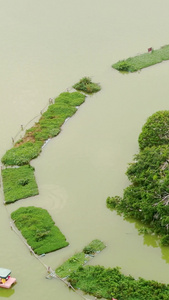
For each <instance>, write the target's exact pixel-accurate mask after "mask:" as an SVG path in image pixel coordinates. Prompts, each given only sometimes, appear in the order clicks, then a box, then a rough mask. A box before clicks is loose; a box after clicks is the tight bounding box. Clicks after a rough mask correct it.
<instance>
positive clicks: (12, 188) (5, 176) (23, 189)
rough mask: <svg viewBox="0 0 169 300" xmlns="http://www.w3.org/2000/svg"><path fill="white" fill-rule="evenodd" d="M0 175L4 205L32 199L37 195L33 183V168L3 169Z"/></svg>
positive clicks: (27, 166) (28, 166) (35, 185)
mask: <svg viewBox="0 0 169 300" xmlns="http://www.w3.org/2000/svg"><path fill="white" fill-rule="evenodd" d="M1 174H2V182H3V190H4V197H5V203H6V204H9V203H12V202H15V201H17V200H20V199H23V198H27V197H32V196H35V195H37V194H38V193H39V192H38V187H37V184H36V181H35V176H34V168H33V167H31V166H30V165H26V166H22V167H18V168H7V169H3V170H2V172H1Z"/></svg>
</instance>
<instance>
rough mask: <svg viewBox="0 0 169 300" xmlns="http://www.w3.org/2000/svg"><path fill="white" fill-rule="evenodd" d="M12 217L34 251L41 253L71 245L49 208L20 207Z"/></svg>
mask: <svg viewBox="0 0 169 300" xmlns="http://www.w3.org/2000/svg"><path fill="white" fill-rule="evenodd" d="M11 218H12V219H13V220H14V221H15V225H16V226H17V228H18V229H19V230H20V231H21V233H22V235H23V237H24V238H25V239H26V240H27V243H28V244H29V245H30V246H31V248H32V249H33V251H34V252H35V253H36V254H38V255H40V254H43V253H48V252H52V251H55V250H58V249H61V248H63V247H66V246H68V245H69V243H68V242H67V241H66V238H65V236H64V235H63V234H62V233H61V231H60V230H59V228H58V227H57V226H56V225H55V223H54V221H53V220H52V218H51V216H50V215H49V213H48V212H47V210H45V209H42V208H40V207H34V206H29V207H20V208H19V209H17V210H16V211H14V212H12V214H11Z"/></svg>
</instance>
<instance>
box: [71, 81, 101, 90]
mask: <svg viewBox="0 0 169 300" xmlns="http://www.w3.org/2000/svg"><path fill="white" fill-rule="evenodd" d="M73 88H74V89H76V90H79V91H83V92H84V93H87V94H92V93H96V92H98V91H100V90H101V87H100V85H99V84H98V83H93V82H92V81H91V78H89V77H83V78H82V79H80V81H79V82H77V83H76V84H75V85H74V86H73Z"/></svg>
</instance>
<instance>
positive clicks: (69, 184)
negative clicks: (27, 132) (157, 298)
mask: <svg viewBox="0 0 169 300" xmlns="http://www.w3.org/2000/svg"><path fill="white" fill-rule="evenodd" d="M168 10H169V3H168V1H167V0H163V1H162V2H161V1H159V0H156V1H153V0H149V1H148V2H147V1H145V0H143V1H134V0H127V1H116V0H104V1H102V0H97V1H96V0H92V1H91V0H90V1H89V0H85V1H84V0H81V1H78V0H69V1H65V0H62V1H61V0H48V1H45V0H41V1H38V0H34V1H32V0H29V1H26V0H15V1H9V0H5V1H4V0H0V32H1V50H0V58H1V67H0V75H1V76H0V78H1V80H0V105H1V106H0V107H1V109H0V128H1V132H0V135H1V143H0V156H2V155H3V154H4V153H5V151H6V150H7V149H9V148H11V146H12V143H11V141H12V137H15V136H16V134H17V133H18V132H19V131H20V126H21V125H24V126H25V125H26V124H27V123H28V122H29V121H30V120H31V119H32V118H34V117H35V116H37V115H38V114H39V113H40V111H41V109H42V108H43V107H44V106H45V105H46V104H47V102H48V99H49V98H50V97H55V96H57V95H58V94H59V93H61V92H63V91H65V90H66V89H67V88H69V87H71V86H72V85H73V84H74V83H75V82H76V81H78V80H79V79H80V78H81V77H83V76H91V77H92V79H93V81H96V82H100V83H101V86H102V91H101V92H99V93H98V94H97V95H94V96H92V97H88V99H87V101H86V102H85V104H83V105H82V106H81V107H80V109H79V110H78V112H77V113H76V115H74V116H73V117H72V118H71V119H70V120H69V121H68V122H67V123H66V124H65V125H64V126H63V130H62V133H61V134H60V135H59V136H58V137H57V138H55V139H53V140H52V141H50V142H49V143H48V144H47V145H46V146H45V148H44V149H43V152H42V154H41V155H40V157H39V158H38V159H36V160H34V161H33V162H32V165H33V166H35V168H36V178H37V182H38V185H39V190H40V195H39V196H37V197H34V198H29V199H26V200H21V201H18V202H17V203H15V204H12V205H8V206H4V205H3V195H2V190H1V194H0V196H1V201H0V266H1V267H6V268H10V269H12V274H13V275H14V276H16V278H17V281H18V282H17V285H15V287H14V288H13V289H12V290H9V291H4V290H0V297H1V298H6V297H10V298H11V299H12V300H15V299H16V300H22V299H24V300H28V299H29V300H30V299H32V300H35V299H37V298H38V299H41V300H46V299H54V298H56V299H59V300H65V299H70V300H76V299H80V296H78V295H77V294H75V293H73V292H71V291H69V290H68V289H67V288H66V286H64V285H63V283H61V282H59V281H58V280H54V279H53V280H47V279H45V276H46V270H45V268H44V267H43V265H42V264H40V263H39V261H37V260H36V259H35V258H34V257H33V256H32V255H31V254H30V253H29V251H28V249H27V248H26V247H25V245H24V244H23V243H22V241H21V239H20V238H19V237H18V236H17V235H16V234H15V233H14V232H13V231H11V229H10V226H9V219H8V215H9V214H10V213H11V212H12V211H14V210H15V209H17V208H18V207H20V206H28V205H36V206H41V207H43V208H46V209H47V210H48V211H49V213H50V214H51V215H52V217H53V219H54V221H55V222H56V224H57V225H58V226H59V228H60V229H61V231H62V232H63V233H64V234H65V236H66V237H67V240H68V241H69V243H70V246H69V247H67V248H65V249H63V250H60V251H57V252H55V253H51V254H48V255H46V256H45V257H43V262H44V263H45V264H47V265H49V266H51V267H52V268H53V269H55V268H56V267H57V266H59V265H60V264H61V263H62V262H63V261H64V260H65V259H67V258H68V257H69V256H70V255H72V254H74V253H75V252H77V251H80V250H81V249H82V248H83V247H84V246H85V245H86V244H87V243H89V242H90V241H91V240H92V239H95V238H99V239H101V240H103V241H104V242H105V243H106V244H107V248H106V250H104V251H103V252H102V253H101V254H100V255H98V256H97V257H96V258H95V259H93V261H91V264H100V265H104V266H105V267H109V266H110V267H114V266H117V265H118V266H120V267H121V268H122V271H123V272H124V273H125V274H131V275H132V276H134V277H138V276H141V277H144V278H147V279H155V280H158V281H162V282H166V283H168V282H169V272H168V270H169V249H168V248H160V247H159V246H158V240H157V239H156V237H150V236H145V237H143V236H139V235H138V231H137V227H138V226H139V224H136V223H134V222H132V221H131V222H129V221H128V222H127V221H124V220H123V218H122V217H120V216H117V215H116V213H112V212H111V211H109V210H108V209H107V208H106V205H105V201H106V198H107V196H112V195H116V194H117V195H122V193H123V189H124V188H125V187H126V186H127V185H128V180H127V177H126V176H125V171H126V168H127V164H128V163H129V162H130V161H132V157H133V155H134V154H135V153H136V152H137V151H138V144H137V138H138V135H139V133H140V131H141V127H142V125H143V124H144V122H145V121H146V119H147V117H148V116H150V115H151V114H152V113H154V112H156V111H158V110H164V109H169V103H168V95H169V86H168V69H169V63H168V62H166V63H162V64H159V65H156V66H153V67H151V68H148V69H145V70H142V71H141V72H140V73H136V74H129V75H122V74H120V73H118V72H117V71H115V70H113V69H112V68H111V64H112V63H114V62H116V61H117V60H119V59H123V58H127V57H128V56H133V55H136V54H138V53H142V52H145V51H147V48H148V47H151V46H152V47H154V48H159V47H160V46H162V45H164V44H168V28H169V18H168ZM19 136H20V134H19V135H18V136H17V137H19ZM87 297H88V298H90V297H89V296H87Z"/></svg>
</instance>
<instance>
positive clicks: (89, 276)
mask: <svg viewBox="0 0 169 300" xmlns="http://www.w3.org/2000/svg"><path fill="white" fill-rule="evenodd" d="M104 248H105V244H104V243H103V242H101V241H100V240H93V241H92V242H91V243H90V244H89V245H88V246H86V247H85V248H84V249H83V251H82V252H79V253H76V254H75V255H73V256H72V257H71V258H69V259H68V260H67V261H66V262H64V263H63V264H62V265H61V266H60V267H58V268H57V269H56V270H55V272H56V275H57V276H59V278H62V279H63V280H64V281H65V283H67V282H68V283H69V285H68V286H69V287H70V288H73V289H76V290H79V289H80V290H82V291H83V292H85V293H86V294H90V295H93V296H95V297H97V298H98V299H100V298H104V299H113V298H114V299H118V300H145V299H151V300H160V299H163V300H167V299H168V298H169V285H166V284H163V283H158V282H156V281H153V280H145V279H143V278H138V279H134V278H133V277H132V276H125V275H123V274H122V273H121V272H120V268H119V267H116V268H104V267H103V266H91V265H86V264H87V263H88V262H89V261H90V260H91V259H92V258H94V257H95V255H96V254H97V253H100V251H102V250H103V249H104Z"/></svg>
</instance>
